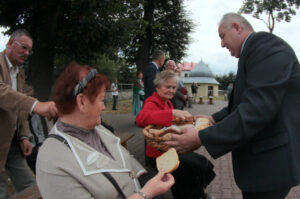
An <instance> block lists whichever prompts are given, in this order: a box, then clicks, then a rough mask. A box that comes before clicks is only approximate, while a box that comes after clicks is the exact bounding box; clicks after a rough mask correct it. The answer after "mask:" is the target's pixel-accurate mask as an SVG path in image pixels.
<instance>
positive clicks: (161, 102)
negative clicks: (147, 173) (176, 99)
mask: <svg viewBox="0 0 300 199" xmlns="http://www.w3.org/2000/svg"><path fill="white" fill-rule="evenodd" d="M178 82H179V77H178V76H177V75H176V73H174V72H173V71H169V70H167V71H163V72H161V73H159V74H157V76H156V78H155V80H154V86H155V88H156V92H154V93H153V94H152V96H150V97H149V98H147V100H146V101H145V104H144V106H143V108H142V110H141V111H140V113H139V115H138V116H137V118H136V123H137V125H138V126H140V127H142V128H143V127H146V126H147V125H150V124H152V125H157V126H171V125H172V121H173V120H174V118H175V117H176V118H177V117H178V118H181V119H183V120H190V119H193V116H192V115H191V114H190V113H189V112H187V111H182V110H176V109H174V107H173V105H172V103H171V101H170V99H172V97H173V96H174V94H175V92H176V88H177V85H178ZM161 154H162V153H161V152H160V151H158V150H157V149H155V148H154V147H152V146H150V145H148V144H146V157H147V159H148V161H147V162H148V163H149V164H150V166H151V167H152V168H153V169H154V170H156V163H155V158H156V157H158V156H159V155H161ZM179 159H180V165H179V168H178V169H177V170H176V171H175V172H174V173H173V175H174V178H175V185H174V186H173V187H172V194H173V197H174V199H181V198H182V199H183V198H189V199H194V198H195V199H199V198H203V199H205V198H209V197H207V194H205V193H204V187H206V186H207V184H209V182H210V181H211V180H212V179H213V178H214V176H215V173H214V172H213V170H212V168H213V165H212V164H211V163H210V162H209V161H208V160H207V159H206V158H205V157H204V156H201V155H200V154H196V153H187V154H184V155H180V156H179ZM203 165H205V166H203ZM204 172H205V175H204ZM207 175H208V176H207ZM204 178H205V179H204Z"/></svg>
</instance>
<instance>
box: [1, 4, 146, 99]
mask: <svg viewBox="0 0 300 199" xmlns="http://www.w3.org/2000/svg"><path fill="white" fill-rule="evenodd" d="M138 2H139V1H138V0H123V1H120V0H103V1H97V0H76V1H74V0H71V1H70V0H44V1H36V0H28V1H20V0H2V1H1V2H0V25H1V26H5V27H8V28H9V29H8V31H7V32H6V33H7V34H10V33H12V32H13V31H14V30H15V29H18V28H26V29H27V30H28V31H29V32H30V33H31V34H32V36H33V40H34V41H33V42H34V46H33V50H34V52H35V53H34V54H33V56H31V57H30V60H29V67H28V70H27V72H28V73H27V76H28V79H29V83H30V84H32V85H33V86H34V89H35V91H36V92H35V93H36V97H38V98H39V99H41V100H48V98H49V94H50V90H51V86H52V83H53V77H54V76H53V73H54V72H55V71H54V69H60V68H61V66H55V65H54V64H55V63H62V64H65V63H64V62H63V61H66V60H75V61H77V62H79V63H85V64H90V63H93V62H94V60H95V59H97V56H99V55H106V56H108V58H109V59H111V60H117V59H118V50H119V48H120V47H124V46H126V45H127V44H128V42H129V41H130V39H131V38H130V36H131V34H130V31H134V29H135V27H136V23H137V22H138V21H134V20H132V16H134V15H137V16H139V15H140V14H141V12H142V10H141V8H140V7H139V6H138V4H137V3H138ZM131 6H133V8H131ZM55 57H56V58H58V59H59V58H61V57H67V59H61V60H58V61H56V62H55Z"/></svg>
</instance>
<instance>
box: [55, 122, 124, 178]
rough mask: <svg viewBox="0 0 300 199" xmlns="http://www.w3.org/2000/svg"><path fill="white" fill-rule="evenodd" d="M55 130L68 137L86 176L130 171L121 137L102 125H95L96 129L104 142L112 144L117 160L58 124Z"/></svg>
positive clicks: (112, 151)
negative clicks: (63, 129)
mask: <svg viewBox="0 0 300 199" xmlns="http://www.w3.org/2000/svg"><path fill="white" fill-rule="evenodd" d="M53 130H54V133H55V134H58V135H60V136H62V137H63V138H65V139H66V141H67V143H68V144H69V146H70V149H71V151H72V152H73V155H74V157H75V159H76V160H77V162H78V164H79V165H80V168H81V170H82V172H83V174H84V175H85V176H88V175H92V174H96V173H103V172H130V170H129V169H128V168H127V164H128V163H127V162H126V161H125V158H124V155H123V153H122V147H121V144H120V138H118V137H116V136H114V135H112V134H111V133H109V132H108V131H107V130H106V129H105V128H104V127H102V126H101V125H100V126H97V127H95V130H96V132H97V133H98V134H99V136H101V139H102V140H103V142H104V144H105V145H106V146H111V147H108V148H109V151H110V153H111V154H112V156H113V157H114V158H115V160H113V159H111V158H109V157H107V156H106V155H104V154H102V153H99V152H98V151H96V150H95V149H93V148H92V147H90V146H88V145H87V144H85V143H83V142H82V141H80V140H78V139H77V138H75V137H72V136H69V135H67V134H65V133H63V132H61V131H59V130H58V129H57V127H56V124H55V125H54V127H53ZM100 131H101V133H100Z"/></svg>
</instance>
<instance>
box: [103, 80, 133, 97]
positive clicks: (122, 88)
mask: <svg viewBox="0 0 300 199" xmlns="http://www.w3.org/2000/svg"><path fill="white" fill-rule="evenodd" d="M118 88H119V96H118V100H126V99H131V98H132V89H133V84H126V83H119V84H118ZM105 101H112V95H111V91H110V89H108V90H107V91H106V95H105Z"/></svg>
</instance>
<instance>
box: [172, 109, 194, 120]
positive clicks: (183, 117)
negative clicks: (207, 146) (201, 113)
mask: <svg viewBox="0 0 300 199" xmlns="http://www.w3.org/2000/svg"><path fill="white" fill-rule="evenodd" d="M172 114H173V116H174V117H176V118H180V119H181V120H182V121H191V122H193V121H194V117H193V116H192V114H190V113H189V112H187V111H182V110H177V109H173V110H172Z"/></svg>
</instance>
